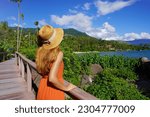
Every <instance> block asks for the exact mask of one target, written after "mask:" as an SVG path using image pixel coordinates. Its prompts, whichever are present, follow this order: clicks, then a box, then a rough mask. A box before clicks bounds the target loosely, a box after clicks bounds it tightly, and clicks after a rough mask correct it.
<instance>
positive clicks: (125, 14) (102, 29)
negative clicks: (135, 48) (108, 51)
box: [0, 0, 150, 41]
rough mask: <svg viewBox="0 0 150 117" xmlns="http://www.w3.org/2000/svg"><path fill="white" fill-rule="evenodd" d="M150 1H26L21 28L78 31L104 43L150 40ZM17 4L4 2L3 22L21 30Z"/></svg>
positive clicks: (0, 13) (0, 18) (0, 9)
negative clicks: (38, 27) (110, 41)
mask: <svg viewBox="0 0 150 117" xmlns="http://www.w3.org/2000/svg"><path fill="white" fill-rule="evenodd" d="M149 6H150V0H22V2H21V13H23V14H24V20H23V21H22V20H21V21H20V26H22V27H26V28H27V27H28V28H35V25H34V22H35V21H39V25H40V27H41V26H43V25H46V24H48V25H52V26H53V27H60V28H64V29H66V28H74V29H77V30H79V31H81V32H85V33H86V34H88V35H90V36H93V37H96V38H98V39H99V38H102V39H104V40H120V41H131V40H135V39H150V12H149V11H150V7H149ZM17 13H18V9H17V4H16V3H13V2H10V0H0V21H7V22H8V24H9V26H17V23H18V20H17Z"/></svg>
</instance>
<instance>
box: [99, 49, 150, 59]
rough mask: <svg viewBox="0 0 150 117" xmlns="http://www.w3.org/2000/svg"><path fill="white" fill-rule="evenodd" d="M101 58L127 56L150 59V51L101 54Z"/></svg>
mask: <svg viewBox="0 0 150 117" xmlns="http://www.w3.org/2000/svg"><path fill="white" fill-rule="evenodd" d="M100 55H101V56H104V55H108V56H113V55H116V56H125V57H130V58H141V57H147V58H148V59H150V50H141V51H135V50H130V51H113V52H110V51H109V52H100Z"/></svg>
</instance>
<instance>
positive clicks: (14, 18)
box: [7, 16, 16, 21]
mask: <svg viewBox="0 0 150 117" xmlns="http://www.w3.org/2000/svg"><path fill="white" fill-rule="evenodd" d="M7 19H8V20H14V21H16V17H15V16H10V17H8V18H7Z"/></svg>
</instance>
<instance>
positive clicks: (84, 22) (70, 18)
mask: <svg viewBox="0 0 150 117" xmlns="http://www.w3.org/2000/svg"><path fill="white" fill-rule="evenodd" d="M51 20H52V21H53V22H54V23H56V24H57V25H60V26H66V27H68V28H69V27H70V28H75V29H78V30H80V31H84V32H86V31H88V30H91V27H92V21H91V20H92V17H89V16H87V15H85V14H83V13H77V14H73V15H63V16H62V17H59V16H56V15H51Z"/></svg>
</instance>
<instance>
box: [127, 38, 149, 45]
mask: <svg viewBox="0 0 150 117" xmlns="http://www.w3.org/2000/svg"><path fill="white" fill-rule="evenodd" d="M127 43H129V44H133V45H144V44H150V39H136V40H133V41H127Z"/></svg>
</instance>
